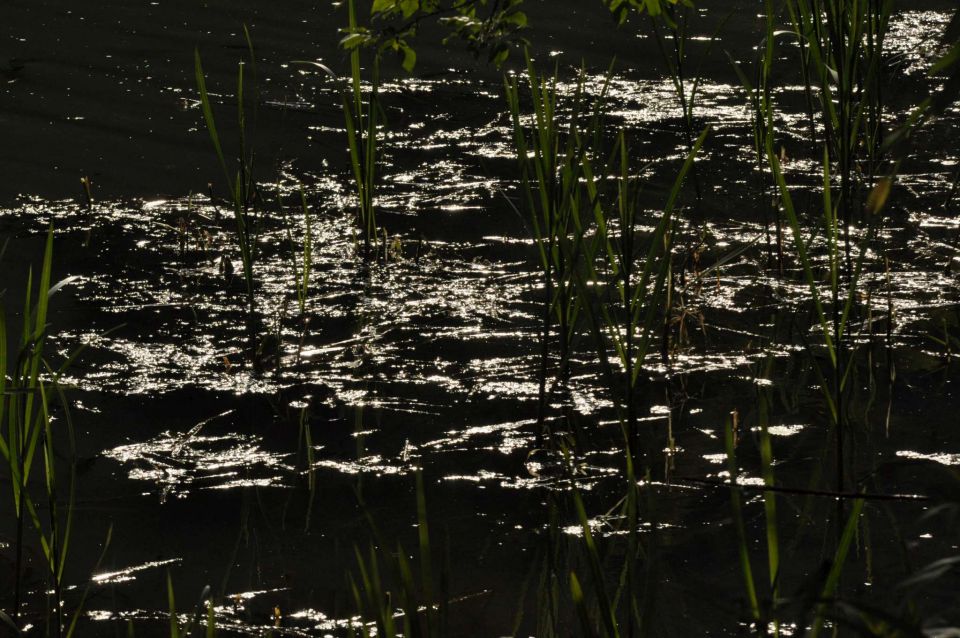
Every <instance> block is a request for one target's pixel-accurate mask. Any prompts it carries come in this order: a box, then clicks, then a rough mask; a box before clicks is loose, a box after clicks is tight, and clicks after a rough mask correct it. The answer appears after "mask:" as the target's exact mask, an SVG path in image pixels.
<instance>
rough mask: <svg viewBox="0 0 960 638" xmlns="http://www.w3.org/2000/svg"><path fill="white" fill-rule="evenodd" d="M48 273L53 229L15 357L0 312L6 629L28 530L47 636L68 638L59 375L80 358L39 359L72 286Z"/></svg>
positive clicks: (69, 482) (68, 524)
mask: <svg viewBox="0 0 960 638" xmlns="http://www.w3.org/2000/svg"><path fill="white" fill-rule="evenodd" d="M52 269H53V228H52V227H51V228H50V230H49V231H48V232H47V239H46V246H45V249H44V254H43V261H42V266H41V269H40V276H39V278H38V279H37V280H35V279H34V274H33V268H32V267H31V268H30V270H29V274H28V277H27V285H26V294H25V297H24V304H23V310H22V318H23V320H22V321H23V323H22V329H21V332H20V337H19V339H18V340H17V344H18V350H17V352H16V353H11V352H8V350H7V342H8V335H7V323H6V310H5V308H4V307H3V306H2V305H0V456H2V457H3V460H4V462H5V466H6V470H7V471H8V480H9V483H10V486H11V488H12V494H11V496H12V501H13V513H14V516H15V518H16V541H15V546H14V552H15V559H14V576H13V592H12V593H13V608H12V610H11V611H12V613H11V614H9V615H6V616H7V618H8V619H9V621H10V623H11V624H13V625H15V626H17V625H20V624H21V621H22V611H23V605H24V604H25V603H26V598H25V596H26V591H25V589H24V580H23V579H24V551H25V549H26V546H27V543H28V534H29V531H30V529H32V530H33V531H34V532H35V533H36V538H37V541H38V542H39V545H40V548H41V550H42V555H43V559H44V571H43V573H44V577H45V579H46V587H45V588H44V591H45V592H46V595H47V596H48V598H49V600H48V608H49V609H50V610H51V613H50V615H49V616H47V618H46V622H47V633H48V635H54V636H62V635H64V631H65V630H66V632H67V635H70V633H72V631H73V628H74V626H75V624H76V615H77V614H79V613H80V607H78V608H77V611H76V612H75V615H74V619H73V621H72V622H71V624H70V627H69V628H67V627H66V626H65V625H66V622H65V616H64V614H65V613H66V609H65V607H64V601H63V587H62V585H63V574H64V569H65V567H66V565H67V556H68V550H69V547H70V540H71V531H72V525H73V512H74V495H75V483H76V471H75V469H76V468H75V465H76V443H75V436H74V431H73V421H72V419H71V416H70V411H69V409H68V408H67V403H66V399H65V397H64V393H63V389H62V388H61V386H60V375H61V374H62V372H63V369H64V368H65V367H66V366H67V365H69V363H70V362H71V361H72V360H73V359H74V358H75V357H76V356H77V354H79V351H78V352H76V353H74V354H72V355H71V356H70V357H68V359H67V361H66V363H64V365H63V367H61V368H60V369H59V370H54V369H53V368H51V367H50V364H49V363H48V362H47V360H46V359H45V357H44V346H45V344H46V341H47V336H48V327H49V324H48V310H49V300H50V297H51V296H52V295H53V294H54V293H55V292H56V291H57V290H59V289H60V288H62V287H63V286H65V285H66V284H67V283H69V282H70V281H71V280H72V278H67V279H64V280H62V281H60V282H58V283H56V284H52V282H51V273H52ZM35 284H36V285H35ZM54 401H59V402H60V404H61V406H62V407H63V422H64V426H63V428H64V431H63V432H57V431H56V430H55V427H54V420H53V419H52V417H51V405H52V404H53V402H54ZM64 439H65V440H66V441H67V443H68V446H69V447H68V449H67V450H58V449H57V441H58V440H61V441H62V440H64ZM60 456H65V457H66V458H67V459H69V465H68V468H67V472H66V476H65V477H64V476H63V474H62V473H61V468H59V467H58V457H60ZM37 466H40V467H42V481H41V482H42V486H43V491H42V494H41V495H40V496H39V497H38V496H37V495H35V493H34V488H32V487H31V486H32V485H34V486H35V483H36V481H35V480H33V479H32V477H34V475H35V474H36V471H35V470H36V469H37ZM63 491H65V492H66V494H65V495H64V494H63ZM41 499H42V500H41ZM41 507H45V508H46V520H44V518H43V517H42V516H41V513H42V509H41ZM81 606H82V602H81Z"/></svg>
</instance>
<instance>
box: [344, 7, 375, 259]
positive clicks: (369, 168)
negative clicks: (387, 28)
mask: <svg viewBox="0 0 960 638" xmlns="http://www.w3.org/2000/svg"><path fill="white" fill-rule="evenodd" d="M347 11H348V20H349V23H348V27H347V34H346V36H345V37H344V38H343V40H342V41H341V45H342V46H344V47H346V48H348V49H349V50H350V87H349V90H348V91H347V92H346V93H345V94H344V96H343V115H344V120H345V122H346V127H347V142H348V144H349V148H350V166H351V169H352V174H353V182H354V187H355V188H356V191H357V224H358V227H359V229H360V233H361V236H362V241H363V257H364V259H366V260H370V259H374V258H376V255H377V252H378V251H377V241H378V234H379V233H378V229H377V215H376V210H375V208H374V201H375V200H374V196H375V189H376V185H377V157H378V148H377V142H378V137H379V127H380V126H381V125H382V124H383V119H384V118H383V112H382V110H381V108H380V100H379V92H380V57H379V52H377V53H375V55H374V58H373V69H372V72H371V77H370V92H369V93H368V95H367V99H366V101H364V95H363V83H362V71H361V68H360V51H361V47H360V45H359V44H358V43H357V42H356V40H357V39H363V37H364V36H363V34H362V33H361V32H360V31H359V27H358V26H357V15H356V7H355V0H347Z"/></svg>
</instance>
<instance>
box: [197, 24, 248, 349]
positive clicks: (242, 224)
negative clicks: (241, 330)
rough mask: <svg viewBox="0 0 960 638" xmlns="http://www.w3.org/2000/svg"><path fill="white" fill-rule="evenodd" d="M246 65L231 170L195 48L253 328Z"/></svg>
mask: <svg viewBox="0 0 960 638" xmlns="http://www.w3.org/2000/svg"><path fill="white" fill-rule="evenodd" d="M243 33H244V36H245V38H246V42H247V48H248V52H249V60H250V65H251V68H253V69H254V76H256V58H255V56H254V50H253V41H252V40H251V38H250V31H249V30H248V29H247V27H246V25H244V27H243ZM245 65H246V63H245V62H243V61H241V62H240V63H239V64H238V65H237V89H236V90H237V96H236V97H237V127H238V139H237V160H236V169H235V170H231V169H230V168H229V166H228V164H227V160H226V157H225V155H224V151H223V145H222V144H221V140H220V135H219V133H218V132H217V125H216V119H215V117H214V113H213V105H212V103H211V102H210V95H209V93H208V92H207V81H206V76H205V75H204V72H203V65H202V63H201V59H200V50H199V49H196V50H195V51H194V75H195V78H196V82H197V90H198V92H199V94H200V106H201V108H202V110H203V118H204V121H205V122H206V125H207V131H208V132H209V134H210V141H211V142H212V144H213V149H214V151H215V152H216V155H217V160H218V161H219V162H220V168H221V170H222V171H223V179H224V185H225V186H226V188H227V192H228V200H229V201H230V204H231V207H232V209H233V220H234V224H235V239H236V241H237V247H238V248H239V249H240V259H241V262H242V264H243V279H244V282H245V284H246V296H247V312H248V321H249V323H250V328H251V330H252V327H253V320H254V317H255V313H256V294H255V284H254V277H253V267H254V261H255V259H256V234H255V232H254V224H253V219H252V216H251V208H252V207H253V205H254V200H255V193H256V181H255V179H254V173H253V159H254V154H253V150H252V149H250V148H248V132H247V112H246V99H245V97H244V85H245V79H244V67H245Z"/></svg>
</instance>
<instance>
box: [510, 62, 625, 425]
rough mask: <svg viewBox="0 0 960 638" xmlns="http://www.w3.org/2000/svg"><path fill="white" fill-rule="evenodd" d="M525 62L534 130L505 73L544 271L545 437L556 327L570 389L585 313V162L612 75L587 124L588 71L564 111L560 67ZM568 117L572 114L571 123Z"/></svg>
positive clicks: (541, 410) (541, 402) (561, 374)
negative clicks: (541, 70)
mask: <svg viewBox="0 0 960 638" xmlns="http://www.w3.org/2000/svg"><path fill="white" fill-rule="evenodd" d="M526 60H527V81H528V84H529V88H530V97H531V101H532V104H533V115H532V121H533V124H532V126H531V127H530V130H529V132H528V130H527V127H525V126H524V125H523V122H522V119H521V113H520V89H519V82H518V80H517V77H516V76H513V77H509V78H505V80H504V89H505V94H506V97H507V104H508V107H509V110H510V116H511V121H512V123H513V140H514V148H515V150H516V154H517V161H518V166H519V169H520V185H521V194H522V197H523V201H524V205H525V208H526V210H527V219H529V220H530V222H531V226H532V228H533V236H534V241H535V243H536V246H537V251H538V254H539V258H540V259H539V262H540V269H541V271H542V273H543V284H544V298H543V305H542V311H543V315H542V323H541V329H540V348H541V349H540V369H539V378H538V380H539V396H538V413H537V426H538V427H537V435H538V437H542V436H543V434H544V433H545V431H546V418H547V404H548V392H547V383H548V377H550V376H551V374H550V371H549V368H550V356H551V347H550V343H551V341H553V337H554V334H553V333H554V325H555V324H556V326H557V327H556V341H557V350H558V357H559V370H558V371H557V373H556V378H557V380H558V382H559V383H560V384H561V385H562V386H564V387H565V386H566V383H567V381H568V379H569V375H570V348H571V345H572V343H573V340H574V336H575V330H576V326H577V320H578V315H579V312H580V303H579V297H578V295H577V292H576V280H575V277H574V272H575V271H576V269H577V268H578V263H577V262H578V261H579V260H580V259H582V258H583V252H584V251H583V242H584V241H585V238H586V232H587V230H588V223H589V221H590V220H585V219H582V218H581V216H580V215H581V207H583V206H584V204H583V201H584V200H585V198H586V193H585V192H584V179H583V178H584V170H583V162H584V157H585V156H586V154H587V153H588V152H590V150H591V148H592V147H593V145H594V141H595V140H596V139H597V138H598V134H599V121H600V119H599V113H600V108H601V105H602V103H603V100H604V99H605V96H606V91H607V87H608V86H609V79H610V76H609V74H608V77H607V79H606V81H605V82H604V85H603V88H602V90H601V91H600V94H599V96H598V97H597V100H596V102H595V108H594V117H593V118H592V119H590V121H587V122H584V120H585V119H588V118H587V116H588V111H587V108H586V97H585V83H586V76H585V73H584V72H583V71H582V70H581V72H580V74H579V76H578V78H577V83H576V88H575V90H574V95H573V97H572V98H571V100H570V102H569V104H568V105H567V108H566V111H565V112H564V113H562V114H561V112H560V104H559V101H558V97H559V94H558V91H557V72H556V70H555V71H554V75H553V77H552V79H549V78H546V77H540V76H539V75H538V74H537V71H536V69H535V67H534V64H533V60H532V59H531V58H530V55H529V52H528V53H527V56H526ZM562 117H566V118H567V120H568V121H567V123H566V125H564V124H563V123H562V121H561V118H562Z"/></svg>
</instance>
